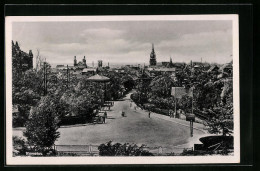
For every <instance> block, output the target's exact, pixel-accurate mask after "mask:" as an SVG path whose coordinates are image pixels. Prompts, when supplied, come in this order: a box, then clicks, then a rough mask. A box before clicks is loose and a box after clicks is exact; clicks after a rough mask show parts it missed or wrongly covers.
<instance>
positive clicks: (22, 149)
mask: <svg viewBox="0 0 260 171" xmlns="http://www.w3.org/2000/svg"><path fill="white" fill-rule="evenodd" d="M26 151H27V146H26V143H25V140H24V139H22V138H20V137H17V136H13V154H14V155H15V156H16V155H26Z"/></svg>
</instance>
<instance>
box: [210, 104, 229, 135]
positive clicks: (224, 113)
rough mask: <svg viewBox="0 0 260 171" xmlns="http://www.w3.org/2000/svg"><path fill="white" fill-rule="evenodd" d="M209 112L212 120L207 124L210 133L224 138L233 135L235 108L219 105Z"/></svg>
mask: <svg viewBox="0 0 260 171" xmlns="http://www.w3.org/2000/svg"><path fill="white" fill-rule="evenodd" d="M209 112H210V113H209V116H210V118H209V120H207V122H206V123H205V125H206V126H207V128H208V132H209V133H211V134H222V135H223V136H226V135H227V134H231V133H233V107H231V106H230V105H224V104H223V103H218V104H217V105H216V107H214V108H212V110H209Z"/></svg>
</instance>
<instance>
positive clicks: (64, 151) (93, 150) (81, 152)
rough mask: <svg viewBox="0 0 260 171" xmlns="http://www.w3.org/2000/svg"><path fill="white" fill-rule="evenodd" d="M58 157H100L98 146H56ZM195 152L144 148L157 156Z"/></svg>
mask: <svg viewBox="0 0 260 171" xmlns="http://www.w3.org/2000/svg"><path fill="white" fill-rule="evenodd" d="M54 149H55V151H56V153H57V155H58V156H99V150H98V145H54ZM184 149H186V150H193V148H178V147H172V148H169V147H160V146H157V147H143V150H147V151H149V152H150V153H152V154H153V155H155V156H173V155H180V154H181V153H182V152H183V150H184Z"/></svg>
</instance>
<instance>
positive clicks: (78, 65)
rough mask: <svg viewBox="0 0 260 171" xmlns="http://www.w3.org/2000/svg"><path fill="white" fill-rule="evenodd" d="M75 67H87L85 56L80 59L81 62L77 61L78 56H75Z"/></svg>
mask: <svg viewBox="0 0 260 171" xmlns="http://www.w3.org/2000/svg"><path fill="white" fill-rule="evenodd" d="M74 67H77V68H87V64H86V58H85V56H84V58H83V59H82V61H79V62H77V57H76V56H74Z"/></svg>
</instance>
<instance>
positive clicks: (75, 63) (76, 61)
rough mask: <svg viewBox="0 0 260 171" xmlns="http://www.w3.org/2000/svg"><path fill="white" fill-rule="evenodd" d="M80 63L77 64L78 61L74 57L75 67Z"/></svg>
mask: <svg viewBox="0 0 260 171" xmlns="http://www.w3.org/2000/svg"><path fill="white" fill-rule="evenodd" d="M77 65H78V63H77V59H76V56H74V66H77Z"/></svg>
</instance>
